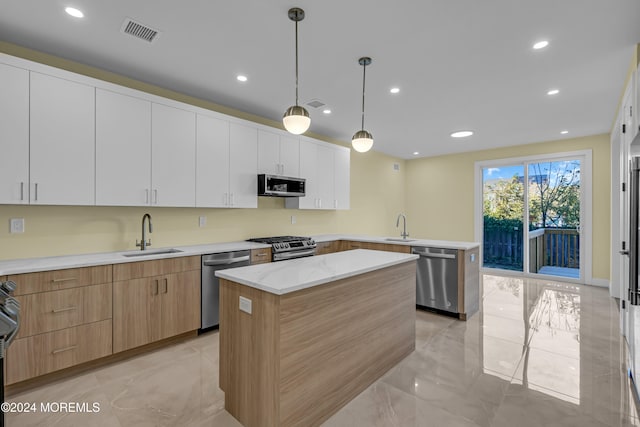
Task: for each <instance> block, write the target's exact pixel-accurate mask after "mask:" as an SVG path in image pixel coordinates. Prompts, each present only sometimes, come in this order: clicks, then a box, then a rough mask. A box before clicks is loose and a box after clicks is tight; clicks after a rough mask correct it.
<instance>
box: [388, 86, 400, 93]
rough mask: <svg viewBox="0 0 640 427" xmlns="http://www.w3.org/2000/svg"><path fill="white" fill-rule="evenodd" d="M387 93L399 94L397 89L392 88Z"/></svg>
mask: <svg viewBox="0 0 640 427" xmlns="http://www.w3.org/2000/svg"><path fill="white" fill-rule="evenodd" d="M389 92H391V93H398V92H400V88H399V87H392V88H391V90H389Z"/></svg>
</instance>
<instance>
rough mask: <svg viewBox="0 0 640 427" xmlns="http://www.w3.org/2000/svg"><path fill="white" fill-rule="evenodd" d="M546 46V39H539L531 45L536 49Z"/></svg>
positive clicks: (547, 43)
mask: <svg viewBox="0 0 640 427" xmlns="http://www.w3.org/2000/svg"><path fill="white" fill-rule="evenodd" d="M547 46H549V42H548V41H546V40H540V41H539V42H537V43H536V44H534V45H533V48H534V49H536V50H538V49H544V48H545V47H547Z"/></svg>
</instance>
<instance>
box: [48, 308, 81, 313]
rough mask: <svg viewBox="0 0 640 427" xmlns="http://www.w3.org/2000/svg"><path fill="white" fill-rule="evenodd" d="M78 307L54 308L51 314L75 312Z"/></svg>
mask: <svg viewBox="0 0 640 427" xmlns="http://www.w3.org/2000/svg"><path fill="white" fill-rule="evenodd" d="M77 309H78V307H67V308H54V309H53V310H51V312H52V313H63V312H65V311H72V310H77Z"/></svg>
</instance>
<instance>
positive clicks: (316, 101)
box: [307, 99, 326, 108]
mask: <svg viewBox="0 0 640 427" xmlns="http://www.w3.org/2000/svg"><path fill="white" fill-rule="evenodd" d="M307 105H308V106H309V107H313V108H320V107H323V106H325V105H326V104H325V103H324V102H322V101H320V100H319V99H312V100H311V101H309V102H307Z"/></svg>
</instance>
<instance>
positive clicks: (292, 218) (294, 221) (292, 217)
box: [291, 215, 296, 224]
mask: <svg viewBox="0 0 640 427" xmlns="http://www.w3.org/2000/svg"><path fill="white" fill-rule="evenodd" d="M295 223H296V216H295V215H291V224H295Z"/></svg>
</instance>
